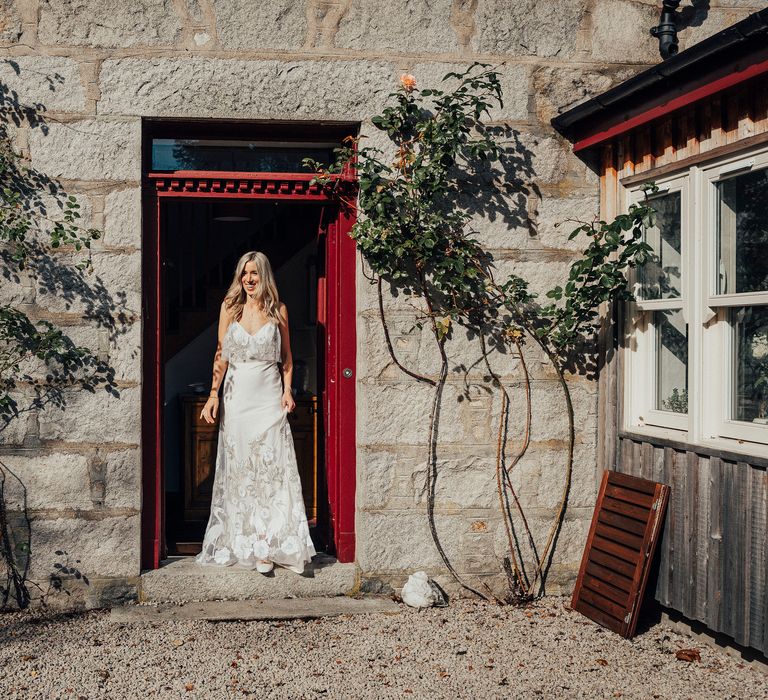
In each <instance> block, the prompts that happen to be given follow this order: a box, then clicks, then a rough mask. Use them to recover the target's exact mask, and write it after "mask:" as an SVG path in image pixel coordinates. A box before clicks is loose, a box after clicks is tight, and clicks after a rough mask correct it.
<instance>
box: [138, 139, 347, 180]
mask: <svg viewBox="0 0 768 700" xmlns="http://www.w3.org/2000/svg"><path fill="white" fill-rule="evenodd" d="M333 149H334V145H333V144H318V143H292V144H282V143H281V144H276V143H268V142H260V141H214V140H203V139H152V170H214V171H216V170H219V171H232V172H251V173H253V172H261V173H298V172H308V170H307V169H306V168H305V167H304V166H303V165H302V159H304V158H314V159H315V160H317V161H319V162H321V163H323V164H325V165H327V164H328V163H330V161H331V159H332V155H333Z"/></svg>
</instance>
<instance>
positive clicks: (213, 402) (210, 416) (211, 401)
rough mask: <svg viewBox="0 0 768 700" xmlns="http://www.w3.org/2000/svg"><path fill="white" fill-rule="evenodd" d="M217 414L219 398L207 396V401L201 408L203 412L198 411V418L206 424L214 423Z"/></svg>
mask: <svg viewBox="0 0 768 700" xmlns="http://www.w3.org/2000/svg"><path fill="white" fill-rule="evenodd" d="M218 413H219V397H218V396H209V397H208V400H207V401H206V402H205V406H203V410H202V411H200V418H202V419H203V420H204V421H205V422H206V423H215V422H216V416H217V415H218Z"/></svg>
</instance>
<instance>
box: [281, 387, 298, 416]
mask: <svg viewBox="0 0 768 700" xmlns="http://www.w3.org/2000/svg"><path fill="white" fill-rule="evenodd" d="M281 403H282V405H283V408H284V409H285V410H286V411H288V413H293V409H294V408H296V402H295V401H294V400H293V394H292V393H291V390H290V389H286V390H285V391H284V392H283V399H282V401H281Z"/></svg>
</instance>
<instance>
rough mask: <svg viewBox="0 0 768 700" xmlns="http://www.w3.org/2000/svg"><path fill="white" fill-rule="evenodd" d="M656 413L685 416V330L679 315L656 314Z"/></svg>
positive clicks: (669, 312)
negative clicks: (662, 412) (683, 414)
mask: <svg viewBox="0 0 768 700" xmlns="http://www.w3.org/2000/svg"><path fill="white" fill-rule="evenodd" d="M653 325H654V328H655V329H656V409H657V410H659V411H671V412H672V413H688V326H687V325H686V323H685V320H684V319H683V312H682V311H680V310H679V309H678V310H674V311H656V312H654V314H653Z"/></svg>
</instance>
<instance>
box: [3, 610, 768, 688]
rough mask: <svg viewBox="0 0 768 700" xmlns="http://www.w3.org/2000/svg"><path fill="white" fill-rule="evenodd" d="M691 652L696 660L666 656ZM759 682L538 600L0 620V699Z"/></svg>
mask: <svg viewBox="0 0 768 700" xmlns="http://www.w3.org/2000/svg"><path fill="white" fill-rule="evenodd" d="M689 647H698V648H699V649H700V650H701V662H699V663H695V662H694V663H687V662H684V661H678V660H677V659H676V658H675V652H676V651H677V650H678V649H681V648H689ZM767 687H768V676H766V675H765V674H764V673H763V672H762V671H761V670H759V669H756V668H753V667H750V666H748V665H745V664H744V663H743V662H741V661H739V660H738V659H736V658H732V657H729V656H726V655H725V654H724V653H723V652H722V651H718V650H714V649H710V648H708V647H706V646H701V645H700V644H696V643H694V641H693V640H692V639H691V638H689V637H686V636H684V635H681V634H678V633H676V632H673V631H671V630H669V629H667V628H664V627H662V626H660V625H656V626H653V627H651V628H650V629H649V630H648V631H646V632H644V633H643V634H641V635H640V636H639V637H637V638H636V639H634V640H633V641H627V640H624V639H621V638H619V637H617V636H616V635H615V634H613V633H611V632H608V631H607V630H605V629H602V628H601V627H598V626H597V625H594V624H593V623H591V622H590V621H589V620H586V619H585V618H584V617H582V616H581V615H579V614H577V613H574V612H572V611H570V609H569V608H568V606H567V603H566V601H565V600H564V599H558V598H550V599H548V600H546V601H543V602H540V603H536V604H535V605H532V606H530V607H527V608H515V607H498V606H495V605H490V604H484V603H473V602H470V601H458V602H455V603H453V604H452V605H451V606H450V607H448V608H430V609H427V610H424V611H416V610H412V609H409V608H406V607H405V606H401V608H400V611H399V612H397V613H394V614H391V613H390V614H387V613H374V614H366V615H354V616H347V617H343V616H342V617H333V618H325V619H316V620H309V621H291V622H284V621H283V622H263V621H259V622H206V621H200V620H196V621H194V620H193V621H179V622H153V623H132V624H116V623H115V622H111V621H110V617H109V613H106V612H91V613H83V614H70V615H60V616H54V615H41V614H15V613H14V614H8V615H5V616H3V617H0V697H3V698H7V699H8V700H11V699H12V698H24V699H25V700H33V699H35V698H88V699H89V700H93V699H95V698H110V699H119V698H126V699H127V698H130V699H133V698H150V697H151V698H206V700H207V699H217V698H233V697H245V696H254V697H257V698H265V697H269V698H272V697H274V698H320V697H322V698H344V699H345V700H347V699H349V698H369V697H375V698H403V697H410V698H423V697H429V698H473V699H475V698H523V697H525V698H532V697H542V698H557V699H558V700H559V699H560V698H590V699H592V698H619V697H620V698H622V699H623V700H630V699H631V700H635V699H637V700H640V699H642V700H648V699H650V698H664V699H666V698H675V699H677V698H695V699H696V700H707V699H709V698H717V699H718V700H723V699H724V698H751V699H753V700H757V699H758V698H765V697H766V688H767Z"/></svg>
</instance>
